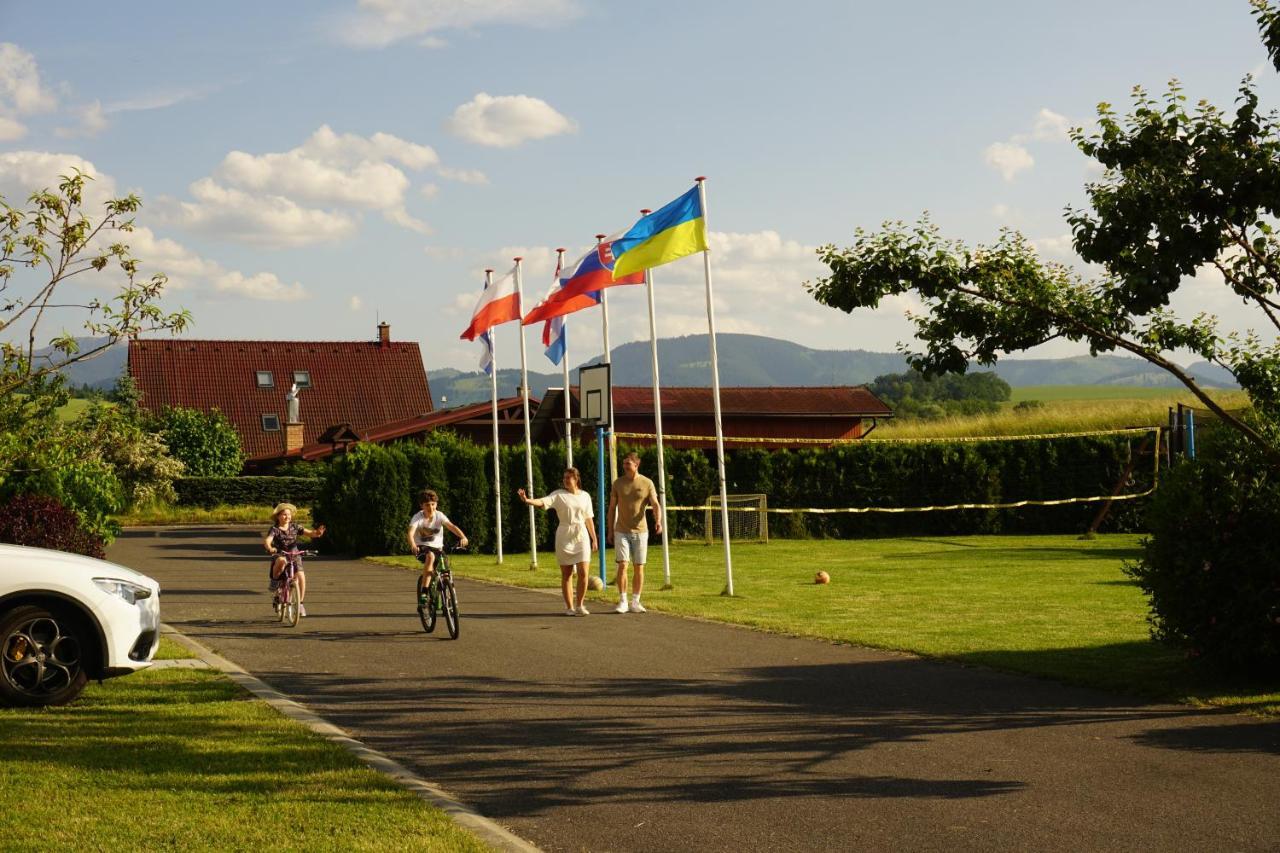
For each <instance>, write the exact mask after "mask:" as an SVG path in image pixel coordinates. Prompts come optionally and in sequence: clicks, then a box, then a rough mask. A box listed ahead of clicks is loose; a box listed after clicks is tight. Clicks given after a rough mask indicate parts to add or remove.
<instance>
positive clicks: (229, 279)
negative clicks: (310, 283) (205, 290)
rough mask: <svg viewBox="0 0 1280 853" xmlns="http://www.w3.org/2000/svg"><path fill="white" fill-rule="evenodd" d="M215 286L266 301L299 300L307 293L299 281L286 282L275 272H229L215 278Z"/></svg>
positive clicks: (223, 290) (225, 290)
mask: <svg viewBox="0 0 1280 853" xmlns="http://www.w3.org/2000/svg"><path fill="white" fill-rule="evenodd" d="M214 287H216V288H217V289H218V290H219V291H222V292H229V293H235V294H238V295H240V296H247V297H248V298H250V299H257V300H262V301H265V302H297V301H298V300H299V299H306V298H307V293H306V291H305V290H303V288H302V285H301V284H299V283H298V282H296V281H295V282H294V283H293V284H285V283H284V282H282V281H281V280H280V279H278V278H276V276H275V274H274V273H269V272H263V273H258V274H256V275H251V276H246V275H244V274H243V273H239V272H228V273H225V274H223V275H221V276H218V277H217V278H215V279H214Z"/></svg>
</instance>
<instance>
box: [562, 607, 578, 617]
mask: <svg viewBox="0 0 1280 853" xmlns="http://www.w3.org/2000/svg"><path fill="white" fill-rule="evenodd" d="M564 615H565V616H577V615H578V611H576V610H574V609H573V608H572V607H570V608H569V609H568V610H566V611H565V612H564Z"/></svg>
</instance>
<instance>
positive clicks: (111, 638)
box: [99, 589, 160, 678]
mask: <svg viewBox="0 0 1280 853" xmlns="http://www.w3.org/2000/svg"><path fill="white" fill-rule="evenodd" d="M99 607H100V608H101V609H102V610H103V611H104V612H103V616H104V617H106V618H104V619H103V633H104V635H105V641H106V642H105V645H106V649H105V652H106V656H105V666H104V669H103V677H104V678H111V677H112V676H116V675H126V674H128V673H130V672H136V671H137V670H139V669H145V668H146V667H148V666H150V665H151V662H152V661H153V660H154V659H155V656H156V650H157V649H158V648H159V647H160V590H159V589H156V590H154V591H153V592H152V593H151V595H150V597H148V598H144V599H141V600H139V601H138V602H137V603H136V604H129V603H128V602H127V601H125V600H124V599H121V598H118V597H116V596H108V597H107V598H106V599H105V600H103V601H102V602H100V603H99Z"/></svg>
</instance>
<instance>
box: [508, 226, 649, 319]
mask: <svg viewBox="0 0 1280 853" xmlns="http://www.w3.org/2000/svg"><path fill="white" fill-rule="evenodd" d="M613 239H614V238H612V237H611V238H609V239H606V240H604V241H603V242H601V243H600V244H599V245H597V246H595V247H593V248H592V249H591V251H589V252H587V253H586V254H585V255H583V256H582V257H581V258H579V259H578V260H577V261H576V262H574V263H573V264H571V265H570V266H569V267H567V269H566V272H565V273H562V274H561V276H560V289H559V290H558V291H557V292H555V293H554V294H552V295H550V296H548V297H547V298H546V299H545V300H543V302H542V304H541V305H539V306H538V307H537V308H534V309H533V310H532V311H530V312H529V313H528V314H526V315H525V318H524V320H523V323H524V325H526V326H528V325H530V324H531V323H536V322H538V321H539V320H550V319H551V318H553V317H561V316H563V315H565V314H572V313H573V312H574V311H581V310H582V309H583V308H593V307H595V306H596V305H599V304H600V290H601V289H602V288H605V287H613V286H614V285H619V284H644V271H643V270H641V271H640V272H636V273H632V274H631V275H624V276H623V277H622V278H619V279H617V280H614V278H613V252H612V247H613Z"/></svg>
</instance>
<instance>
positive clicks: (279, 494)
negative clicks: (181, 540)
mask: <svg viewBox="0 0 1280 853" xmlns="http://www.w3.org/2000/svg"><path fill="white" fill-rule="evenodd" d="M321 482H322V481H321V480H317V479H312V478H309V477H183V478H181V479H179V480H176V481H174V484H173V489H174V491H175V492H177V494H178V505H179V506H199V507H206V508H207V507H213V506H219V505H222V504H227V505H232V506H236V505H245V504H255V505H262V506H274V505H275V504H277V503H280V502H281V501H288V502H289V503H293V504H297V505H299V506H311V505H312V504H313V503H315V500H316V497H317V496H318V495H319V493H320V484H321Z"/></svg>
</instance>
